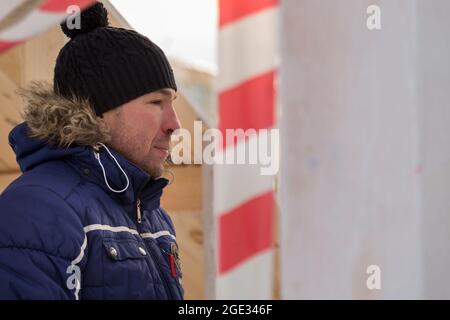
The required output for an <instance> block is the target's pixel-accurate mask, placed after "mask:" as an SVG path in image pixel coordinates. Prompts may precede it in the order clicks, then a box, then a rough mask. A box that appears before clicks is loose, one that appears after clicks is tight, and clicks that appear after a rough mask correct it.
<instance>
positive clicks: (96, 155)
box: [94, 143, 130, 193]
mask: <svg viewBox="0 0 450 320" xmlns="http://www.w3.org/2000/svg"><path fill="white" fill-rule="evenodd" d="M99 145H101V146H102V147H104V148H105V149H106V151H108V153H109V155H110V156H111V158H113V159H114V162H115V163H116V164H117V166H118V167H119V169H120V171H122V173H123V175H124V176H125V179H127V185H126V186H125V188H123V189H122V190H115V189H113V188H111V186H110V185H109V183H108V179H106V173H105V168H104V167H103V164H102V162H101V161H100V153H99V152H97V151H94V156H95V159H97V161H98V163H99V164H100V167H102V171H103V178H105V182H106V185H107V186H108V188H109V190H111V191H112V192H115V193H121V192H124V191H125V190H127V189H128V186H129V185H130V180H128V176H127V174H126V173H125V171H123V169H122V167H121V166H120V164H119V162H117V160H116V158H115V157H114V156H113V155H112V153H111V152H110V151H109V149H108V148H107V147H106V146H105V145H104V144H103V143H99Z"/></svg>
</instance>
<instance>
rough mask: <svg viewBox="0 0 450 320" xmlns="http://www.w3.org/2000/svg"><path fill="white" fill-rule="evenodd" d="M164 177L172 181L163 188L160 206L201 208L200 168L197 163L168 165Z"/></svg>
mask: <svg viewBox="0 0 450 320" xmlns="http://www.w3.org/2000/svg"><path fill="white" fill-rule="evenodd" d="M167 170H168V171H170V172H171V173H172V174H170V173H168V172H167V173H165V175H164V176H165V177H166V178H167V179H169V180H171V181H173V182H172V183H171V184H170V185H168V186H167V187H166V188H164V193H163V196H162V198H161V206H162V207H163V208H165V209H167V210H191V211H195V210H197V211H200V210H201V209H202V181H201V179H202V168H201V166H199V165H197V166H194V165H190V166H169V167H168V168H167Z"/></svg>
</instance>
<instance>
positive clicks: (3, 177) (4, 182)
mask: <svg viewBox="0 0 450 320" xmlns="http://www.w3.org/2000/svg"><path fill="white" fill-rule="evenodd" d="M18 176H20V172H14V173H7V174H0V193H1V192H3V190H5V188H6V187H7V186H8V185H9V184H10V183H11V182H12V181H13V180H14V179H16V178H17V177H18Z"/></svg>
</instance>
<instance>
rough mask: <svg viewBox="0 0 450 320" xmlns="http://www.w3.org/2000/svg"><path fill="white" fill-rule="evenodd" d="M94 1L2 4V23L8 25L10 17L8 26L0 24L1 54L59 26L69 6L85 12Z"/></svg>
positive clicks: (61, 0) (0, 8)
mask: <svg viewBox="0 0 450 320" xmlns="http://www.w3.org/2000/svg"><path fill="white" fill-rule="evenodd" d="M94 1H95V0H47V1H44V2H42V3H40V4H39V5H37V6H34V5H35V4H34V3H33V2H31V1H28V2H29V4H28V3H27V2H23V3H20V4H19V5H18V4H17V3H14V2H7V1H5V3H0V12H1V14H0V21H2V22H3V24H5V23H7V22H5V21H6V18H7V17H8V15H10V16H9V21H10V22H8V25H6V26H4V25H3V26H2V25H1V24H0V27H3V28H1V29H0V54H1V53H2V52H4V51H6V50H8V49H9V48H12V47H14V46H15V45H18V44H21V43H22V42H24V41H26V40H28V39H30V38H32V37H34V36H36V35H38V34H40V33H42V32H44V31H46V30H47V29H49V28H51V27H53V26H55V25H57V24H59V23H60V22H61V21H63V20H64V19H65V18H66V16H67V15H68V14H67V12H66V11H67V8H68V7H69V6H71V5H77V6H79V7H80V10H83V9H85V8H86V7H88V6H89V5H90V4H92V3H94ZM30 6H31V8H30ZM33 6H34V7H33ZM20 11H22V12H20Z"/></svg>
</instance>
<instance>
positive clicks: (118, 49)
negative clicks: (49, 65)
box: [53, 2, 177, 115]
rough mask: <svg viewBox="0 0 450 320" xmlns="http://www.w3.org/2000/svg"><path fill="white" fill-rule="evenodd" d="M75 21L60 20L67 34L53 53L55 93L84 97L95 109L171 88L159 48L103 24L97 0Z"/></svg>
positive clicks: (102, 10)
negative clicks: (72, 23) (77, 26)
mask: <svg viewBox="0 0 450 320" xmlns="http://www.w3.org/2000/svg"><path fill="white" fill-rule="evenodd" d="M80 27H81V29H69V28H68V27H67V24H66V22H65V21H64V22H63V23H61V28H62V30H63V32H64V33H65V34H66V35H67V36H68V37H69V38H71V40H70V41H69V42H67V43H66V45H64V47H63V48H62V49H61V51H60V52H59V55H58V57H57V59H56V65H55V70H54V78H53V86H54V91H55V93H57V94H59V95H61V96H64V97H67V98H72V97H74V96H75V97H77V98H84V99H88V100H89V101H90V103H91V104H92V106H93V107H94V109H95V113H96V114H97V115H101V114H103V113H104V112H106V111H108V110H111V109H114V108H116V107H118V106H120V105H122V104H124V103H126V102H128V101H130V100H133V99H135V98H137V97H139V96H142V95H144V94H147V93H150V92H153V91H156V90H159V89H163V88H172V89H174V90H177V86H176V84H175V79H174V76H173V71H172V68H171V67H170V64H169V61H168V60H167V58H166V56H165V55H164V52H163V51H162V50H161V49H160V48H159V47H158V46H157V45H156V44H154V43H153V42H152V41H150V40H149V39H148V38H147V37H145V36H143V35H141V34H139V33H137V32H135V31H132V30H126V29H122V28H114V27H110V26H108V13H107V11H106V9H105V8H104V7H103V4H101V3H100V2H97V3H96V4H94V5H93V6H92V7H90V8H88V9H86V10H85V11H83V12H82V13H81V19H80Z"/></svg>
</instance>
